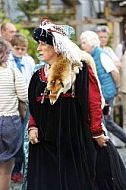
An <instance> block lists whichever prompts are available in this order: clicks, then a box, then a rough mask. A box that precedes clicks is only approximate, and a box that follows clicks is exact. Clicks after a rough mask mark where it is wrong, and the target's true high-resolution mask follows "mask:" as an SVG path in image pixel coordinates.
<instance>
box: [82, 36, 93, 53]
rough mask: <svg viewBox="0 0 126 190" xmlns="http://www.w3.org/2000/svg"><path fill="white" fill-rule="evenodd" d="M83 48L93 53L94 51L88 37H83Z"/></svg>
mask: <svg viewBox="0 0 126 190" xmlns="http://www.w3.org/2000/svg"><path fill="white" fill-rule="evenodd" d="M81 48H82V50H84V51H86V52H88V53H91V52H92V51H93V47H92V46H90V45H89V43H88V41H87V40H86V38H83V39H82V40H81Z"/></svg>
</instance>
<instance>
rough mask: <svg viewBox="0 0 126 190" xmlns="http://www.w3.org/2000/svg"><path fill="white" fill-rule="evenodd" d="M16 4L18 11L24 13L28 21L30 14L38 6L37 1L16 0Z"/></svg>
mask: <svg viewBox="0 0 126 190" xmlns="http://www.w3.org/2000/svg"><path fill="white" fill-rule="evenodd" d="M16 2H17V7H18V9H19V10H21V11H22V12H24V14H25V16H26V17H27V18H28V20H30V16H31V12H32V11H34V10H35V9H37V8H39V6H40V2H39V0H27V1H25V0H22V1H21V0H16Z"/></svg>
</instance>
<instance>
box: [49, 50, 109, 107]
mask: <svg viewBox="0 0 126 190" xmlns="http://www.w3.org/2000/svg"><path fill="white" fill-rule="evenodd" d="M82 61H85V62H86V63H87V64H88V65H90V66H91V68H92V70H93V72H94V74H95V76H96V78H97V81H98V85H99V89H100V92H101V88H100V83H99V80H98V77H97V72H96V67H95V63H94V60H93V58H92V57H91V55H90V54H89V53H87V52H85V51H82ZM81 69H82V65H81V64H79V63H73V64H71V62H70V61H69V60H68V59H66V58H65V57H64V56H63V55H61V54H60V55H59V56H58V59H57V60H56V61H55V62H54V63H53V64H52V65H51V68H50V69H49V73H48V79H47V90H48V91H50V95H49V98H50V103H51V104H52V105H53V104H54V103H55V102H56V100H57V99H58V97H59V96H60V94H61V93H64V94H65V93H66V92H67V91H68V90H69V89H70V88H71V87H72V88H74V82H75V80H76V74H78V73H79V70H81ZM101 97H102V107H104V104H105V101H104V98H103V96H102V92H101Z"/></svg>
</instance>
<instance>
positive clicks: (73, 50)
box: [32, 17, 82, 66]
mask: <svg viewBox="0 0 126 190" xmlns="http://www.w3.org/2000/svg"><path fill="white" fill-rule="evenodd" d="M74 33H75V31H74V29H73V28H72V27H71V26H68V25H56V24H54V23H53V22H52V21H51V20H50V19H49V18H47V17H43V18H42V19H41V20H40V25H39V27H37V28H35V29H34V31H33V33H32V37H33V38H34V40H36V41H37V42H39V41H43V42H45V43H47V44H49V45H52V46H53V47H54V49H55V51H56V52H57V53H58V54H62V55H63V56H65V57H66V58H67V59H68V60H69V61H70V62H71V63H72V64H73V63H79V64H80V66H82V63H81V58H82V53H81V50H80V48H79V47H78V46H77V45H76V44H75V43H73V42H72V41H71V40H70V38H71V37H72V36H73V35H74Z"/></svg>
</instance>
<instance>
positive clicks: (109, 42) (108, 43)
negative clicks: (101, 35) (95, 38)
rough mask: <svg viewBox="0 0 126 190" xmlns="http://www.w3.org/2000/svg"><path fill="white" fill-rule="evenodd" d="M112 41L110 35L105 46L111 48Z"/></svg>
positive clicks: (111, 35)
mask: <svg viewBox="0 0 126 190" xmlns="http://www.w3.org/2000/svg"><path fill="white" fill-rule="evenodd" d="M112 41H113V34H110V35H109V39H108V42H107V46H109V47H112Z"/></svg>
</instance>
